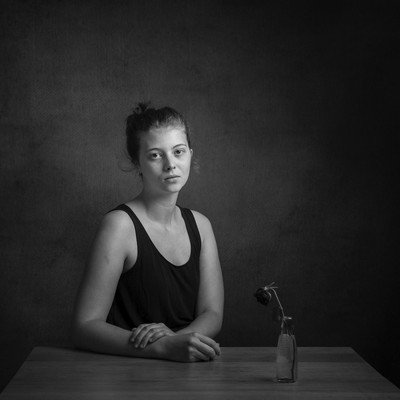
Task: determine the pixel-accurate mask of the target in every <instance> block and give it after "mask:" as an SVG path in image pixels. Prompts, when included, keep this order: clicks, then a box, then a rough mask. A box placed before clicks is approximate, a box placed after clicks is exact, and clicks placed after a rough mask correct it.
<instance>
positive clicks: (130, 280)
mask: <svg viewBox="0 0 400 400" xmlns="http://www.w3.org/2000/svg"><path fill="white" fill-rule="evenodd" d="M126 135H127V150H128V153H129V156H130V158H131V161H132V163H133V165H134V166H135V167H136V168H137V170H138V173H139V175H140V177H141V180H142V186H143V188H142V191H141V193H140V194H139V195H138V196H137V197H136V198H134V199H133V200H131V201H129V202H127V203H125V204H123V205H120V206H118V207H117V208H116V209H114V210H113V211H111V212H109V213H108V214H106V215H105V217H104V218H103V221H102V223H101V225H100V228H99V230H98V232H97V235H96V238H95V241H94V244H93V248H92V251H91V255H90V258H89V261H88V265H87V268H86V272H85V274H84V277H83V280H82V283H81V286H80V290H79V293H78V297H77V301H76V306H75V311H74V320H73V329H72V339H73V342H74V344H75V345H76V346H77V347H79V348H83V349H87V350H92V351H97V352H104V353H111V354H120V355H129V356H133V357H146V358H163V359H169V360H175V361H185V362H191V361H200V360H213V359H214V358H215V357H217V356H218V355H219V354H220V348H219V345H218V344H217V343H216V342H215V341H214V340H213V339H212V337H214V336H215V335H216V334H217V333H218V332H219V330H220V328H221V324H222V317H223V301H224V300H223V297H224V295H223V282H222V274H221V268H220V263H219V259H218V251H217V246H216V241H215V237H214V234H213V230H212V227H211V224H210V222H209V221H208V219H207V218H206V217H205V216H203V215H201V214H200V213H198V212H195V211H190V210H188V209H185V208H181V207H179V206H177V204H176V202H177V199H178V195H179V192H180V190H181V189H182V188H183V186H184V185H185V183H186V181H187V179H188V177H189V172H190V166H191V160H192V156H193V150H192V148H191V146H190V137H189V130H188V127H187V124H186V122H185V120H184V119H183V117H182V116H181V115H180V114H179V113H178V112H177V111H176V110H174V109H172V108H169V107H164V108H161V109H154V108H149V107H148V106H147V105H145V104H139V106H138V107H137V108H136V109H135V110H134V112H133V113H132V115H130V116H129V117H128V118H127V128H126Z"/></svg>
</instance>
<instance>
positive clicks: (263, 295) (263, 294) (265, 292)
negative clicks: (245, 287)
mask: <svg viewBox="0 0 400 400" xmlns="http://www.w3.org/2000/svg"><path fill="white" fill-rule="evenodd" d="M274 284H275V282H272V283H270V284H269V285H267V286H264V287H261V288H258V289H257V290H256V292H255V293H254V297H255V298H256V299H257V301H258V302H259V303H261V304H263V305H264V306H268V304H269V303H270V301H271V299H272V294H271V292H272V293H273V294H274V295H275V298H276V300H277V302H278V304H279V310H278V313H275V314H278V315H275V316H274V319H277V320H278V321H279V320H282V321H283V322H284V321H285V313H284V312H283V307H282V304H281V302H280V301H279V297H278V294H277V293H276V291H275V289H278V287H277V286H274Z"/></svg>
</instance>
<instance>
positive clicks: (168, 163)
mask: <svg viewBox="0 0 400 400" xmlns="http://www.w3.org/2000/svg"><path fill="white" fill-rule="evenodd" d="M164 167H165V169H166V170H167V171H171V170H173V169H175V164H174V162H173V160H172V159H171V158H166V159H165V166H164Z"/></svg>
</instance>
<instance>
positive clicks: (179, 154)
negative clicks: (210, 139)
mask: <svg viewBox="0 0 400 400" xmlns="http://www.w3.org/2000/svg"><path fill="white" fill-rule="evenodd" d="M184 152H185V149H176V150H175V154H176V155H177V156H181V155H182V154H183V153H184Z"/></svg>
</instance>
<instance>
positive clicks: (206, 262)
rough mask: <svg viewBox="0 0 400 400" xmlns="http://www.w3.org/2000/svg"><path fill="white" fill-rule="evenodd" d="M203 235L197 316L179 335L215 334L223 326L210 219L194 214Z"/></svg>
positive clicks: (221, 290)
mask: <svg viewBox="0 0 400 400" xmlns="http://www.w3.org/2000/svg"><path fill="white" fill-rule="evenodd" d="M193 214H194V216H195V219H196V222H197V226H198V228H199V231H200V236H201V240H202V243H201V253H200V286H199V294H198V301H197V316H196V319H195V320H194V321H193V322H192V323H191V324H190V325H189V326H187V327H186V328H184V329H182V330H180V331H178V332H177V333H179V334H184V333H189V332H198V333H200V334H202V335H206V336H209V337H214V336H215V335H216V334H217V333H218V332H219V331H220V329H221V326H222V319H223V308H224V286H223V280H222V272H221V266H220V262H219V257H218V249H217V244H216V240H215V236H214V232H213V229H212V226H211V223H210V221H209V220H208V219H207V218H206V217H205V216H203V215H201V214H199V213H197V212H194V213H193Z"/></svg>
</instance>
